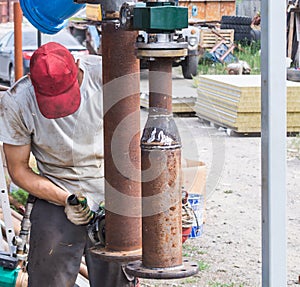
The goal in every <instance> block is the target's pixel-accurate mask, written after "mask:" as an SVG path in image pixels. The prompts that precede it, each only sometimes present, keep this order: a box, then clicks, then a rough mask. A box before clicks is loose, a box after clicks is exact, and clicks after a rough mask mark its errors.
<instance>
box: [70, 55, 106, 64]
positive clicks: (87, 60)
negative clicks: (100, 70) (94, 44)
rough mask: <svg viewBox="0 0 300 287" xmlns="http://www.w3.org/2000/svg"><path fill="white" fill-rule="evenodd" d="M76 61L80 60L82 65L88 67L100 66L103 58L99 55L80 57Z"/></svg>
mask: <svg viewBox="0 0 300 287" xmlns="http://www.w3.org/2000/svg"><path fill="white" fill-rule="evenodd" d="M75 59H76V60H77V59H79V60H80V63H81V64H83V65H88V66H98V65H99V64H100V65H101V64H102V56H99V55H78V56H76V57H75Z"/></svg>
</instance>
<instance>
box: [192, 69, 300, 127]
mask: <svg viewBox="0 0 300 287" xmlns="http://www.w3.org/2000/svg"><path fill="white" fill-rule="evenodd" d="M260 81H261V77H260V75H212V76H200V77H199V87H198V96H197V101H196V105H195V112H196V114H197V115H198V116H199V117H201V118H204V119H206V120H209V121H211V122H213V123H216V124H219V125H221V126H224V127H227V128H230V129H232V130H234V131H236V132H240V133H251V132H260V130H261V119H260V117H261V88H260V85H261V82H260ZM286 83H287V131H288V132H300V83H298V82H292V81H287V82H286Z"/></svg>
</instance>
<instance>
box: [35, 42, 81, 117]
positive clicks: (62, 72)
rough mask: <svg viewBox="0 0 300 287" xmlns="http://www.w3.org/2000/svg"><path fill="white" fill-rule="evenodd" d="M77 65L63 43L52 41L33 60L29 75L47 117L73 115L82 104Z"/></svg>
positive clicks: (38, 101) (40, 105) (36, 53)
mask: <svg viewBox="0 0 300 287" xmlns="http://www.w3.org/2000/svg"><path fill="white" fill-rule="evenodd" d="M77 73H78V68H77V66H76V64H75V61H74V58H73V56H72V55H71V53H70V52H69V50H67V49H66V48H65V47H64V46H62V45H60V44H58V43H55V42H49V43H47V44H45V45H42V46H41V47H39V48H38V49H37V50H36V51H35V52H34V53H33V55H32V57H31V59H30V78H31V81H32V84H33V87H34V91H35V95H36V99H37V103H38V106H39V109H40V111H41V113H42V114H43V116H44V117H46V118H48V119H56V118H62V117H65V116H68V115H71V114H73V113H74V112H76V111H77V109H78V108H79V105H80V88H79V83H78V80H77Z"/></svg>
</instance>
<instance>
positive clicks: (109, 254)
mask: <svg viewBox="0 0 300 287" xmlns="http://www.w3.org/2000/svg"><path fill="white" fill-rule="evenodd" d="M90 251H91V252H92V253H93V254H94V255H96V256H99V257H100V258H101V259H102V260H103V261H109V262H119V263H128V262H131V261H136V260H140V259H141V258H142V249H137V250H133V251H113V250H108V249H107V248H105V247H101V246H95V247H92V248H91V249H90Z"/></svg>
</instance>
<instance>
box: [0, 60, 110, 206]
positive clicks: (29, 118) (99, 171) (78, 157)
mask: <svg viewBox="0 0 300 287" xmlns="http://www.w3.org/2000/svg"><path fill="white" fill-rule="evenodd" d="M78 59H79V60H80V68H81V69H82V70H83V72H84V75H83V82H82V85H81V87H80V91H81V103H80V107H79V109H78V110H77V111H76V112H75V113H74V114H72V115H69V116H66V117H64V118H59V119H47V118H45V117H44V116H43V115H42V114H41V113H40V111H39V108H38V105H37V102H36V98H35V93H34V88H33V86H32V84H31V81H30V78H29V77H28V76H25V77H23V78H22V79H20V80H19V81H18V82H17V83H16V85H14V86H13V87H12V88H11V89H9V90H8V91H7V92H3V93H0V141H2V142H4V143H7V144H12V145H26V144H31V151H32V153H33V155H34V156H35V158H36V161H37V166H38V169H39V172H40V174H41V175H43V176H45V177H47V178H48V179H49V180H51V181H52V182H53V183H55V184H56V185H58V186H60V187H61V188H63V189H65V190H68V191H69V192H70V193H73V192H77V191H80V192H81V193H83V194H84V195H85V196H87V199H88V203H89V205H90V207H91V208H92V209H93V210H95V209H97V206H98V204H99V202H100V201H101V200H103V199H104V187H103V186H104V183H103V181H104V168H103V108H102V97H103V93H102V59H101V57H100V56H92V55H88V56H81V57H78Z"/></svg>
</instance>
